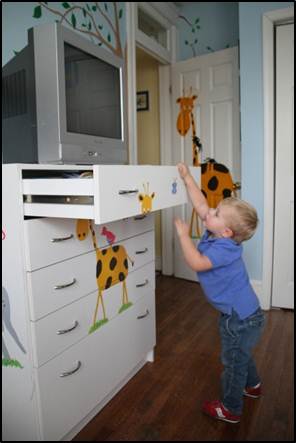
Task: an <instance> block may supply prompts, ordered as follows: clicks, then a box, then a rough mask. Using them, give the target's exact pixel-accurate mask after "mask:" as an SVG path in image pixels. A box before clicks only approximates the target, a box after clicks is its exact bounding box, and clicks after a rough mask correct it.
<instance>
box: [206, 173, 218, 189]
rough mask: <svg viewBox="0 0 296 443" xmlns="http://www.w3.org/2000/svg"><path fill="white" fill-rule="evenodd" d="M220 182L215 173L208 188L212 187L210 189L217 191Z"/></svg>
mask: <svg viewBox="0 0 296 443" xmlns="http://www.w3.org/2000/svg"><path fill="white" fill-rule="evenodd" d="M218 184H219V181H218V179H217V177H216V176H215V175H214V176H213V177H211V178H210V180H209V181H208V188H209V189H210V191H215V190H216V189H217V188H218Z"/></svg>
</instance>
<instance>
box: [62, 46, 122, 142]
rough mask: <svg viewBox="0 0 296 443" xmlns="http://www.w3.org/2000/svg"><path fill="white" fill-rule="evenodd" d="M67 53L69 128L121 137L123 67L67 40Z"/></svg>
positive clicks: (107, 136) (77, 132) (84, 132)
mask: <svg viewBox="0 0 296 443" xmlns="http://www.w3.org/2000/svg"><path fill="white" fill-rule="evenodd" d="M64 54H65V79H66V88H65V91H66V118H67V131H68V132H72V133H76V134H87V135H93V136H100V137H106V138H112V139H119V140H120V139H121V137H122V134H121V103H120V99H121V98H120V97H121V96H120V70H119V69H118V68H117V67H115V66H112V65H110V64H109V63H107V62H105V61H103V60H100V59H98V58H97V57H94V56H92V55H91V54H88V53H87V52H84V51H82V50H81V49H79V48H77V47H74V46H72V45H70V44H68V43H64ZM98 79H100V81H99V82H98Z"/></svg>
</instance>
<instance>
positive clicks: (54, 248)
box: [24, 214, 154, 271]
mask: <svg viewBox="0 0 296 443" xmlns="http://www.w3.org/2000/svg"><path fill="white" fill-rule="evenodd" d="M24 225H25V253H26V267H27V270H28V271H33V270H35V269H40V268H43V267H45V266H48V265H51V264H53V263H57V262H59V261H62V260H66V259H68V258H71V257H75V256H77V255H80V254H84V253H86V252H89V251H91V250H92V249H93V242H92V238H91V235H90V232H88V237H87V238H86V239H85V240H84V241H80V240H79V239H78V238H77V233H76V228H77V220H73V219H63V220H60V219H55V218H44V219H31V220H25V222H24ZM93 226H94V230H95V233H96V240H97V245H98V247H104V246H106V245H108V239H110V236H111V239H112V240H113V241H114V242H115V243H117V242H118V241H121V240H124V239H126V238H129V237H132V236H134V235H139V234H141V233H143V232H146V231H150V230H152V229H153V226H154V219H153V214H149V215H148V216H147V217H144V218H142V219H140V218H138V219H135V218H134V217H133V218H130V219H126V220H121V221H117V222H113V223H107V224H104V225H99V226H98V225H93Z"/></svg>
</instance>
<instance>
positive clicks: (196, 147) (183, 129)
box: [177, 88, 202, 238]
mask: <svg viewBox="0 0 296 443" xmlns="http://www.w3.org/2000/svg"><path fill="white" fill-rule="evenodd" d="M196 99H197V95H192V88H190V93H189V95H188V96H186V95H183V97H179V98H178V99H177V103H178V104H179V105H180V112H179V115H178V119H177V130H178V132H179V134H180V135H182V136H183V137H185V135H186V134H187V133H188V131H189V129H190V127H191V130H192V165H193V166H200V165H201V163H200V159H199V153H200V151H201V149H202V144H201V142H200V139H199V138H198V137H197V135H196V127H195V121H194V114H193V109H194V106H195V103H194V102H195V100H196ZM194 221H195V229H196V230H195V234H194V233H193V224H194ZM190 235H191V237H192V238H199V237H200V229H199V225H198V217H197V213H196V211H195V209H194V208H193V209H192V213H191V221H190Z"/></svg>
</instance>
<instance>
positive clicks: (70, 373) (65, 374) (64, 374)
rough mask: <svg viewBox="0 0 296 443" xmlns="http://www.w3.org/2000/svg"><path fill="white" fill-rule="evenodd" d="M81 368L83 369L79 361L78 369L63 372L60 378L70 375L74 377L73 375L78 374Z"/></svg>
mask: <svg viewBox="0 0 296 443" xmlns="http://www.w3.org/2000/svg"><path fill="white" fill-rule="evenodd" d="M80 367H81V361H79V360H78V362H77V366H76V368H74V369H72V371H66V372H62V373H61V374H60V377H68V375H72V374H74V373H75V372H77V371H78V369H80Z"/></svg>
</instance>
